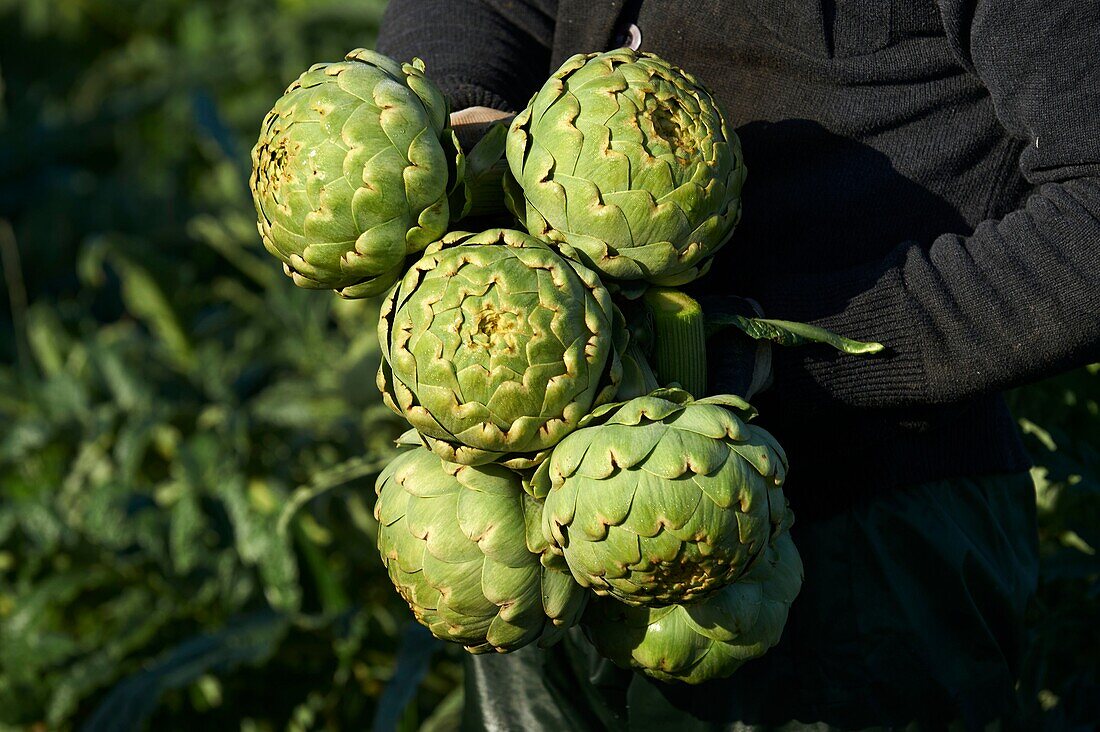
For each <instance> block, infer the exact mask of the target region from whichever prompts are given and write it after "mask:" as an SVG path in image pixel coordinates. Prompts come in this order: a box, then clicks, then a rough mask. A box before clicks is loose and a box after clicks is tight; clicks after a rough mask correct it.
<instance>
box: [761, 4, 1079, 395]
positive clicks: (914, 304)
mask: <svg viewBox="0 0 1100 732" xmlns="http://www.w3.org/2000/svg"><path fill="white" fill-rule="evenodd" d="M941 10H942V13H943V17H944V19H945V26H946V27H947V31H948V36H949V38H950V39H951V41H952V43H953V44H955V46H956V48H955V51H956V55H957V56H958V57H959V59H960V61H961V62H962V63H963V64H964V65H966V66H967V67H968V69H969V70H970V71H971V72H972V73H974V74H975V75H977V76H978V78H979V79H981V81H982V82H983V84H984V85H985V86H986V88H987V89H988V91H989V94H990V96H991V98H992V101H993V103H994V106H995V109H996V112H997V115H998V119H999V120H1000V122H1001V124H1002V125H1003V126H1004V127H1005V129H1006V130H1007V131H1008V132H1009V134H1011V136H1013V137H1014V138H1016V139H1018V140H1020V141H1021V147H1023V146H1024V142H1023V141H1026V147H1023V150H1024V151H1023V154H1022V155H1021V157H1020V168H1021V170H1022V172H1023V174H1024V176H1025V178H1026V180H1027V181H1028V182H1029V183H1031V184H1032V185H1034V186H1036V187H1037V188H1036V189H1035V190H1034V192H1033V194H1032V195H1031V196H1030V198H1029V199H1028V200H1027V201H1026V202H1025V203H1024V204H1023V205H1021V207H1020V208H1019V209H1018V210H1015V211H1012V212H1010V213H1008V214H1007V215H1005V216H1003V217H1002V218H1000V219H995V220H989V221H985V222H982V223H981V224H979V225H978V226H977V227H976V229H975V230H974V232H973V233H972V234H971V235H969V236H960V235H956V234H945V235H943V236H940V237H938V238H936V239H935V241H934V242H932V244H931V245H930V246H928V245H925V246H921V245H918V244H914V243H900V244H899V245H898V246H897V247H896V248H895V249H894V250H893V251H892V252H891V253H890V255H889V256H888V257H887V258H884V259H881V260H878V261H873V262H870V263H867V264H865V265H862V266H860V267H857V268H853V269H850V270H847V271H844V272H839V273H830V274H828V275H820V274H813V275H806V276H802V277H790V276H783V277H769V278H767V279H766V280H763V278H762V281H763V282H764V283H766V284H761V286H760V288H759V290H758V291H753V292H749V293H745V294H750V295H752V296H753V297H755V298H756V299H757V300H759V301H760V303H761V305H762V306H763V309H764V311H765V313H767V315H768V317H772V318H780V319H786V320H802V321H809V322H812V323H814V324H815V325H819V326H822V327H825V328H829V329H831V330H834V331H837V332H840V333H843V334H844V335H846V336H849V337H853V338H857V339H861V340H877V341H882V342H884V343H886V344H887V345H888V346H889V347H890V348H891V349H892V354H891V355H890V356H889V357H886V358H866V357H854V356H839V355H834V354H832V353H829V352H827V351H826V350H825V349H798V350H784V351H781V352H778V353H777V354H776V360H775V368H776V385H777V387H781V388H778V389H777V390H776V391H777V392H782V394H783V395H784V396H783V398H784V399H787V398H789V399H791V400H793V401H796V402H798V403H799V404H800V406H805V407H808V406H811V405H813V404H814V403H819V404H820V403H832V404H837V405H844V406H852V407H907V406H913V405H929V404H946V403H951V402H959V401H964V400H967V399H970V398H974V397H977V396H980V395H983V394H988V393H992V392H995V391H998V390H1000V389H1004V388H1006V387H1010V386H1013V385H1016V384H1020V383H1025V382H1027V381H1031V380H1035V379H1038V378H1041V377H1042V376H1045V375H1049V374H1051V373H1054V372H1056V371H1059V370H1064V369H1067V368H1071V367H1073V366H1075V365H1079V364H1082V363H1086V362H1088V361H1091V360H1096V359H1100V177H1098V176H1100V61H1098V59H1100V7H1097V6H1095V4H1089V5H1087V6H1085V5H1079V4H1070V3H1056V4H1055V6H1054V7H1051V6H1049V4H1048V5H1042V6H1040V5H1039V4H1038V3H1032V2H1025V3H995V2H979V3H974V2H972V1H971V2H960V1H958V0H944V2H943V3H942V4H941ZM1036 139H1037V140H1038V142H1039V144H1038V147H1036V145H1035V141H1036Z"/></svg>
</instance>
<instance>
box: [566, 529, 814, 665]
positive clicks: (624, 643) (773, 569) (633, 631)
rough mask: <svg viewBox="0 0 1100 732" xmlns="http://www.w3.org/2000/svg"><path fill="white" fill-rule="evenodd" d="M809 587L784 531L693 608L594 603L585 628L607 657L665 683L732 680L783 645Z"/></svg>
mask: <svg viewBox="0 0 1100 732" xmlns="http://www.w3.org/2000/svg"><path fill="white" fill-rule="evenodd" d="M801 588H802V559H801V558H800V557H799V556H798V550H797V549H796V548H795V545H794V542H793V541H792V540H791V537H790V534H788V533H786V532H783V533H781V534H779V535H777V536H776V538H775V540H774V541H773V543H772V544H771V545H770V546H769V547H768V548H767V550H766V553H765V554H764V556H763V557H761V559H760V561H758V562H757V563H756V564H755V565H754V566H753V568H752V570H751V571H750V572H749V573H748V574H747V575H746V576H745V577H743V578H742V579H741V580H739V581H737V582H735V583H733V584H731V585H728V586H727V587H725V588H724V589H722V590H721V591H719V592H718V593H717V594H715V595H713V596H711V597H709V598H707V599H705V600H702V601H701V602H697V603H694V604H691V605H669V606H667V607H658V608H648V607H630V606H628V605H623V604H622V603H618V602H613V601H607V600H602V601H595V602H592V603H590V604H589V608H588V610H587V611H586V612H585V615H584V619H583V624H584V626H585V631H586V633H587V635H588V637H589V639H590V640H591V641H592V644H593V645H594V646H595V647H596V650H597V651H599V652H600V654H602V655H603V656H605V657H607V658H610V659H611V660H612V661H614V662H615V663H617V664H619V665H620V666H624V667H633V668H636V669H638V670H640V671H642V672H643V673H645V674H647V675H648V676H652V677H654V678H656V679H660V680H661V681H683V682H686V683H689V684H697V683H701V682H704V681H709V680H711V679H717V678H721V677H724V676H729V675H730V674H732V673H733V672H734V671H736V670H737V669H738V668H740V666H741V665H742V664H744V663H745V662H746V661H749V660H751V659H753V658H757V657H759V656H762V655H763V654H764V653H765V652H767V650H768V649H769V648H771V647H772V646H774V645H775V644H776V643H778V642H779V639H780V636H781V635H782V633H783V626H784V625H785V624H786V622H787V613H788V611H789V610H790V606H791V603H792V602H793V601H794V599H795V597H796V596H797V595H798V592H799V590H800V589H801Z"/></svg>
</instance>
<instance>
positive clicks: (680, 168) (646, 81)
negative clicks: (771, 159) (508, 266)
mask: <svg viewBox="0 0 1100 732" xmlns="http://www.w3.org/2000/svg"><path fill="white" fill-rule="evenodd" d="M507 157H508V164H509V167H510V168H511V171H512V175H513V176H514V178H515V182H516V183H517V184H518V190H517V186H512V187H511V188H510V190H509V205H510V207H511V208H512V210H513V212H514V213H515V214H516V216H517V217H518V218H519V219H520V220H521V221H523V222H525V224H526V227H527V229H528V231H530V232H531V233H532V234H534V235H535V236H538V237H540V238H546V239H549V240H551V241H553V242H555V244H556V246H558V247H559V248H560V249H561V251H562V252H563V253H564V254H565V255H566V256H569V257H572V258H576V259H578V260H580V261H582V262H584V263H585V264H587V265H588V266H590V267H592V268H593V269H596V270H598V271H599V272H600V273H601V274H602V275H604V276H606V277H608V278H611V279H614V280H645V281H647V282H650V283H653V284H660V285H673V286H674V285H681V284H685V283H687V282H690V281H691V280H694V279H695V278H697V277H699V276H700V275H702V274H704V273H705V272H706V270H707V269H708V268H709V266H710V258H711V257H712V256H713V255H714V253H715V252H716V251H717V250H718V248H719V247H721V246H722V245H723V244H724V243H725V242H726V240H727V239H728V238H729V236H730V234H731V233H732V231H733V229H734V227H735V226H736V224H737V222H738V220H739V219H740V215H741V186H742V183H743V182H744V179H745V166H744V163H743V161H742V156H741V146H740V142H739V140H738V138H737V135H736V133H734V132H733V131H732V130H729V129H728V128H727V126H726V123H725V120H724V119H723V117H722V114H721V112H720V110H719V109H718V106H717V104H716V103H715V101H714V99H713V97H712V96H711V95H710V93H709V92H708V91H707V90H706V89H704V88H703V87H702V86H701V85H700V84H699V83H698V82H697V81H696V80H695V79H694V77H692V76H691V75H690V74H688V73H686V72H684V71H682V70H680V69H678V68H676V67H675V66H672V65H671V64H669V63H667V62H665V61H663V60H662V59H660V58H658V57H657V56H653V55H651V54H646V53H638V52H635V51H631V50H629V49H617V50H614V51H610V52H607V53H601V54H589V55H583V54H582V55H577V56H573V57H572V58H570V59H569V60H567V61H566V62H565V63H564V64H563V65H562V67H561V68H560V69H558V71H557V72H556V73H555V74H554V75H553V76H552V77H551V78H550V79H549V80H548V81H547V82H546V84H545V85H544V86H543V87H542V89H541V90H540V91H539V92H538V93H536V94H535V96H534V97H533V98H532V99H531V101H530V103H529V104H528V105H527V108H526V109H524V110H523V111H522V112H521V113H520V114H519V115H518V116H517V117H516V118H515V120H514V121H513V122H512V126H511V129H510V130H509V135H508V145H507Z"/></svg>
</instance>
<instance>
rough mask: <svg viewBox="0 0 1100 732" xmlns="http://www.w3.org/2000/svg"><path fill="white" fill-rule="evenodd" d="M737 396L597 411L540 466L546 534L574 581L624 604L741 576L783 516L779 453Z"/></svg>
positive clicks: (667, 398)
mask: <svg viewBox="0 0 1100 732" xmlns="http://www.w3.org/2000/svg"><path fill="white" fill-rule="evenodd" d="M752 415H753V411H752V408H751V407H750V406H749V405H748V404H747V403H746V402H744V401H742V400H741V399H740V398H738V397H734V396H728V395H727V396H715V397H709V398H707V399H700V400H698V401H693V400H692V399H691V397H690V395H688V394H687V393H686V392H684V391H681V390H679V389H662V390H657V391H655V392H653V393H652V394H650V395H648V396H643V397H638V398H636V399H631V400H630V401H628V402H624V403H618V404H613V405H607V406H604V407H602V408H599V409H596V410H595V411H594V412H593V413H592V415H591V416H590V417H589V418H587V419H586V420H585V421H584V422H583V423H582V424H581V428H580V429H578V430H576V431H575V432H573V433H572V434H570V435H569V436H568V437H566V438H565V439H564V440H562V441H561V443H559V444H558V446H557V447H555V448H554V451H553V453H552V454H551V456H550V458H549V459H548V460H546V461H545V462H544V463H543V464H542V465H540V466H539V468H538V470H537V471H536V472H535V475H534V476H533V478H532V482H531V490H532V492H533V494H535V495H536V496H538V497H540V498H541V497H543V496H545V501H546V505H545V509H544V512H543V530H544V532H545V534H546V538H547V540H548V541H549V542H550V548H551V550H552V551H555V552H558V553H561V554H562V555H563V556H564V557H565V561H566V562H567V563H568V565H569V569H570V571H571V572H572V573H573V576H574V577H575V578H576V580H577V581H578V582H579V583H580V584H582V585H584V586H586V587H590V588H592V589H593V590H594V591H595V592H596V593H598V594H600V595H607V596H611V597H614V598H615V599H617V600H619V601H621V602H624V603H627V604H630V605H647V606H659V605H667V604H675V603H686V602H693V601H696V600H700V599H702V598H704V597H707V596H708V595H711V594H713V593H715V592H717V591H719V590H720V589H721V588H723V587H725V586H726V585H728V584H730V583H731V582H734V581H736V580H738V579H739V578H741V577H742V576H743V575H744V574H745V573H746V572H747V571H748V569H749V568H750V567H751V566H752V564H753V563H754V562H755V561H756V560H757V558H758V557H759V555H760V554H761V553H762V552H763V551H764V549H765V547H766V546H767V544H768V541H769V538H770V537H771V536H772V535H773V534H774V533H775V531H776V530H777V527H778V526H779V525H780V522H781V521H782V519H783V516H784V515H785V513H786V500H785V498H784V496H783V491H782V484H783V479H784V476H785V473H786V469H787V459H786V456H785V455H784V453H783V448H782V447H780V446H779V444H778V443H777V442H776V441H775V439H774V438H773V437H772V436H771V435H770V434H768V433H767V432H766V431H764V430H763V429H760V428H759V427H756V426H754V425H750V424H747V422H746V420H747V419H748V418H750V417H751V416H752Z"/></svg>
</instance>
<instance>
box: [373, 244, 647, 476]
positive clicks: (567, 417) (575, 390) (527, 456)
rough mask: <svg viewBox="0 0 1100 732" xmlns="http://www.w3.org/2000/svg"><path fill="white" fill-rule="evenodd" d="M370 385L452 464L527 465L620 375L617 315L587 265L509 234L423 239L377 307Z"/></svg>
mask: <svg viewBox="0 0 1100 732" xmlns="http://www.w3.org/2000/svg"><path fill="white" fill-rule="evenodd" d="M378 337H379V341H380V343H381V344H382V357H383V358H382V364H381V368H380V369H379V372H378V386H379V389H381V391H382V393H383V397H384V399H385V401H386V403H387V404H388V405H389V406H390V407H391V408H392V409H393V410H394V411H395V412H397V413H398V414H400V415H403V416H404V417H405V418H406V419H407V420H408V421H409V423H410V424H411V425H412V426H413V427H414V428H415V429H416V430H417V431H418V432H419V433H420V436H421V437H422V438H423V440H424V441H425V443H426V444H427V445H428V446H429V447H431V449H432V450H434V451H435V452H436V453H437V454H438V455H439V456H440V457H442V458H444V459H445V460H449V461H451V462H458V463H463V464H468V465H479V464H484V463H489V462H498V463H501V464H503V465H506V466H508V467H510V468H517V469H522V468H530V467H534V466H535V465H536V464H538V462H540V461H541V460H542V459H543V458H544V457H545V454H546V452H547V451H548V450H549V448H551V447H553V446H554V445H555V444H557V442H558V441H559V440H561V439H562V438H563V437H564V436H565V435H567V434H568V433H570V432H571V431H573V430H574V429H576V427H577V425H578V424H579V423H580V421H581V419H582V418H583V417H584V416H585V415H587V414H588V413H589V412H590V411H591V410H592V409H593V407H596V406H598V405H600V404H604V403H607V402H610V401H611V400H612V399H613V398H614V396H615V393H616V390H617V388H618V385H619V382H620V381H621V379H622V363H621V358H620V353H621V352H622V350H623V348H625V339H626V329H625V325H624V324H623V322H622V314H621V313H620V312H619V310H618V308H616V307H615V305H614V304H612V302H611V296H610V294H609V293H608V291H607V289H606V288H604V286H603V285H602V284H601V283H600V280H599V278H598V277H597V276H596V274H595V273H594V272H592V271H591V270H589V269H588V268H586V267H584V266H583V265H580V264H578V263H576V262H573V261H570V260H568V259H565V258H563V257H561V256H560V255H559V254H557V253H556V252H555V251H554V250H553V249H551V248H550V247H549V246H547V245H546V244H545V243H543V242H540V241H538V240H537V239H535V238H533V237H530V236H528V235H526V234H523V233H521V232H518V231H512V230H508V229H493V230H490V231H486V232H483V233H481V234H467V233H454V234H450V235H448V236H447V237H446V238H444V239H443V240H442V241H441V242H438V243H436V244H433V245H432V246H431V247H429V248H428V249H427V251H426V252H425V253H424V256H423V257H422V258H421V259H420V260H419V261H418V262H417V263H416V264H414V265H413V266H412V267H411V268H410V269H409V271H408V272H407V273H406V274H405V276H404V278H403V279H402V280H401V282H400V283H399V284H398V285H397V286H396V287H395V288H394V290H393V292H392V293H391V294H390V295H389V297H388V298H387V299H386V302H385V303H384V304H383V306H382V312H381V316H380V318H379V324H378Z"/></svg>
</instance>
